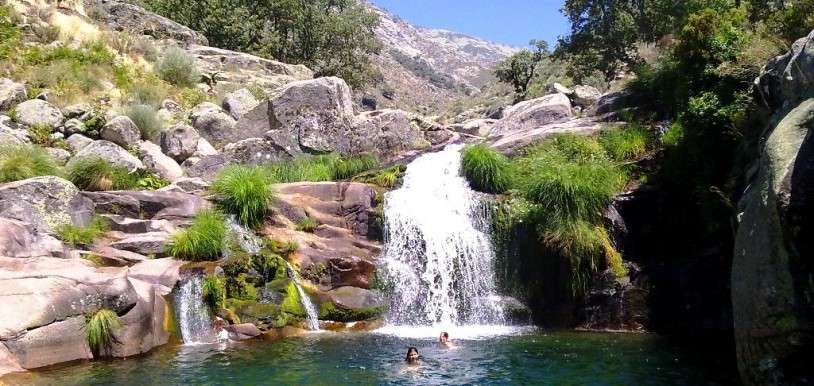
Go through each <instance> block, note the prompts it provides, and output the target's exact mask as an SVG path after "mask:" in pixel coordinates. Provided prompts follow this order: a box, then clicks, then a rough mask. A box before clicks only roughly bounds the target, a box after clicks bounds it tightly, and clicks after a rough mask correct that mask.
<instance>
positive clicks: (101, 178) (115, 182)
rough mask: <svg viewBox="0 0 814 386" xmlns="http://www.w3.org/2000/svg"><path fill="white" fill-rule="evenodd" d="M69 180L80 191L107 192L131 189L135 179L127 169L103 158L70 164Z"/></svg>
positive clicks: (87, 159)
mask: <svg viewBox="0 0 814 386" xmlns="http://www.w3.org/2000/svg"><path fill="white" fill-rule="evenodd" d="M66 174H67V178H68V180H69V181H71V182H73V184H74V185H76V187H77V188H79V189H80V190H87V191H106V190H113V189H117V190H119V189H122V190H124V189H129V188H132V187H134V186H133V179H132V177H131V176H130V175H129V174H130V173H129V172H128V170H127V169H126V168H122V167H117V166H114V165H113V164H111V163H110V162H108V161H107V160H105V159H104V158H101V157H87V158H80V159H78V160H75V161H71V162H70V163H69V164H68V170H67V173H66Z"/></svg>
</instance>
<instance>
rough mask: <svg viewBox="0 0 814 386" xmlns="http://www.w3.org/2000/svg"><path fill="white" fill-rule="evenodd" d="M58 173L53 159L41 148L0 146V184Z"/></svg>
mask: <svg viewBox="0 0 814 386" xmlns="http://www.w3.org/2000/svg"><path fill="white" fill-rule="evenodd" d="M58 172H59V169H58V167H57V164H56V162H55V161H54V158H53V157H51V155H50V154H48V152H47V151H45V149H43V148H41V147H38V146H30V145H11V146H8V145H6V146H0V183H3V182H11V181H19V180H24V179H27V178H31V177H38V176H47V175H56V174H58Z"/></svg>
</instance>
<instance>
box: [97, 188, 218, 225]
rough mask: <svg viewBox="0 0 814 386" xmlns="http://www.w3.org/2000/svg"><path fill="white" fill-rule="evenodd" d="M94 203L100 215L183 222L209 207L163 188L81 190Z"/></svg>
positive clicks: (199, 199)
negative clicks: (144, 189)
mask: <svg viewBox="0 0 814 386" xmlns="http://www.w3.org/2000/svg"><path fill="white" fill-rule="evenodd" d="M82 195H83V196H84V197H87V198H88V199H90V200H91V201H92V202H93V203H94V204H95V205H96V212H97V213H100V214H114V215H122V216H126V217H130V218H139V219H149V220H169V221H179V222H185V221H189V220H191V219H192V218H193V217H195V214H197V213H198V211H200V210H202V209H207V208H209V207H210V204H209V202H208V201H206V200H204V199H203V198H201V197H198V196H195V195H192V194H186V193H180V192H167V191H139V192H133V191H118V192H82Z"/></svg>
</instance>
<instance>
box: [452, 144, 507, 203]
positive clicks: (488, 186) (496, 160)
mask: <svg viewBox="0 0 814 386" xmlns="http://www.w3.org/2000/svg"><path fill="white" fill-rule="evenodd" d="M461 169H462V171H463V174H464V176H465V177H466V179H467V180H468V181H469V183H470V185H472V188H474V189H475V190H478V191H481V192H486V193H503V192H505V191H506V189H508V188H509V184H510V181H511V176H510V173H511V169H510V164H509V160H508V159H507V158H506V157H505V156H503V155H502V154H500V153H498V152H496V151H495V150H492V149H490V148H489V147H488V146H486V145H471V146H467V147H466V148H465V149H464V150H463V154H462V155H461Z"/></svg>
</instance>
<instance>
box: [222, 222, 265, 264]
mask: <svg viewBox="0 0 814 386" xmlns="http://www.w3.org/2000/svg"><path fill="white" fill-rule="evenodd" d="M226 225H227V226H229V230H230V231H231V232H232V236H233V237H234V238H235V240H236V241H237V243H238V244H239V245H240V247H241V248H243V250H244V251H246V252H248V253H249V254H252V255H256V254H258V253H260V250H261V249H262V247H263V241H262V240H261V239H260V238H259V237H257V235H255V234H254V232H252V231H251V230H249V229H247V228H246V227H244V226H243V225H241V224H240V223H239V222H237V218H236V217H235V216H234V215H229V216H227V217H226ZM226 249H228V248H226Z"/></svg>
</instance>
